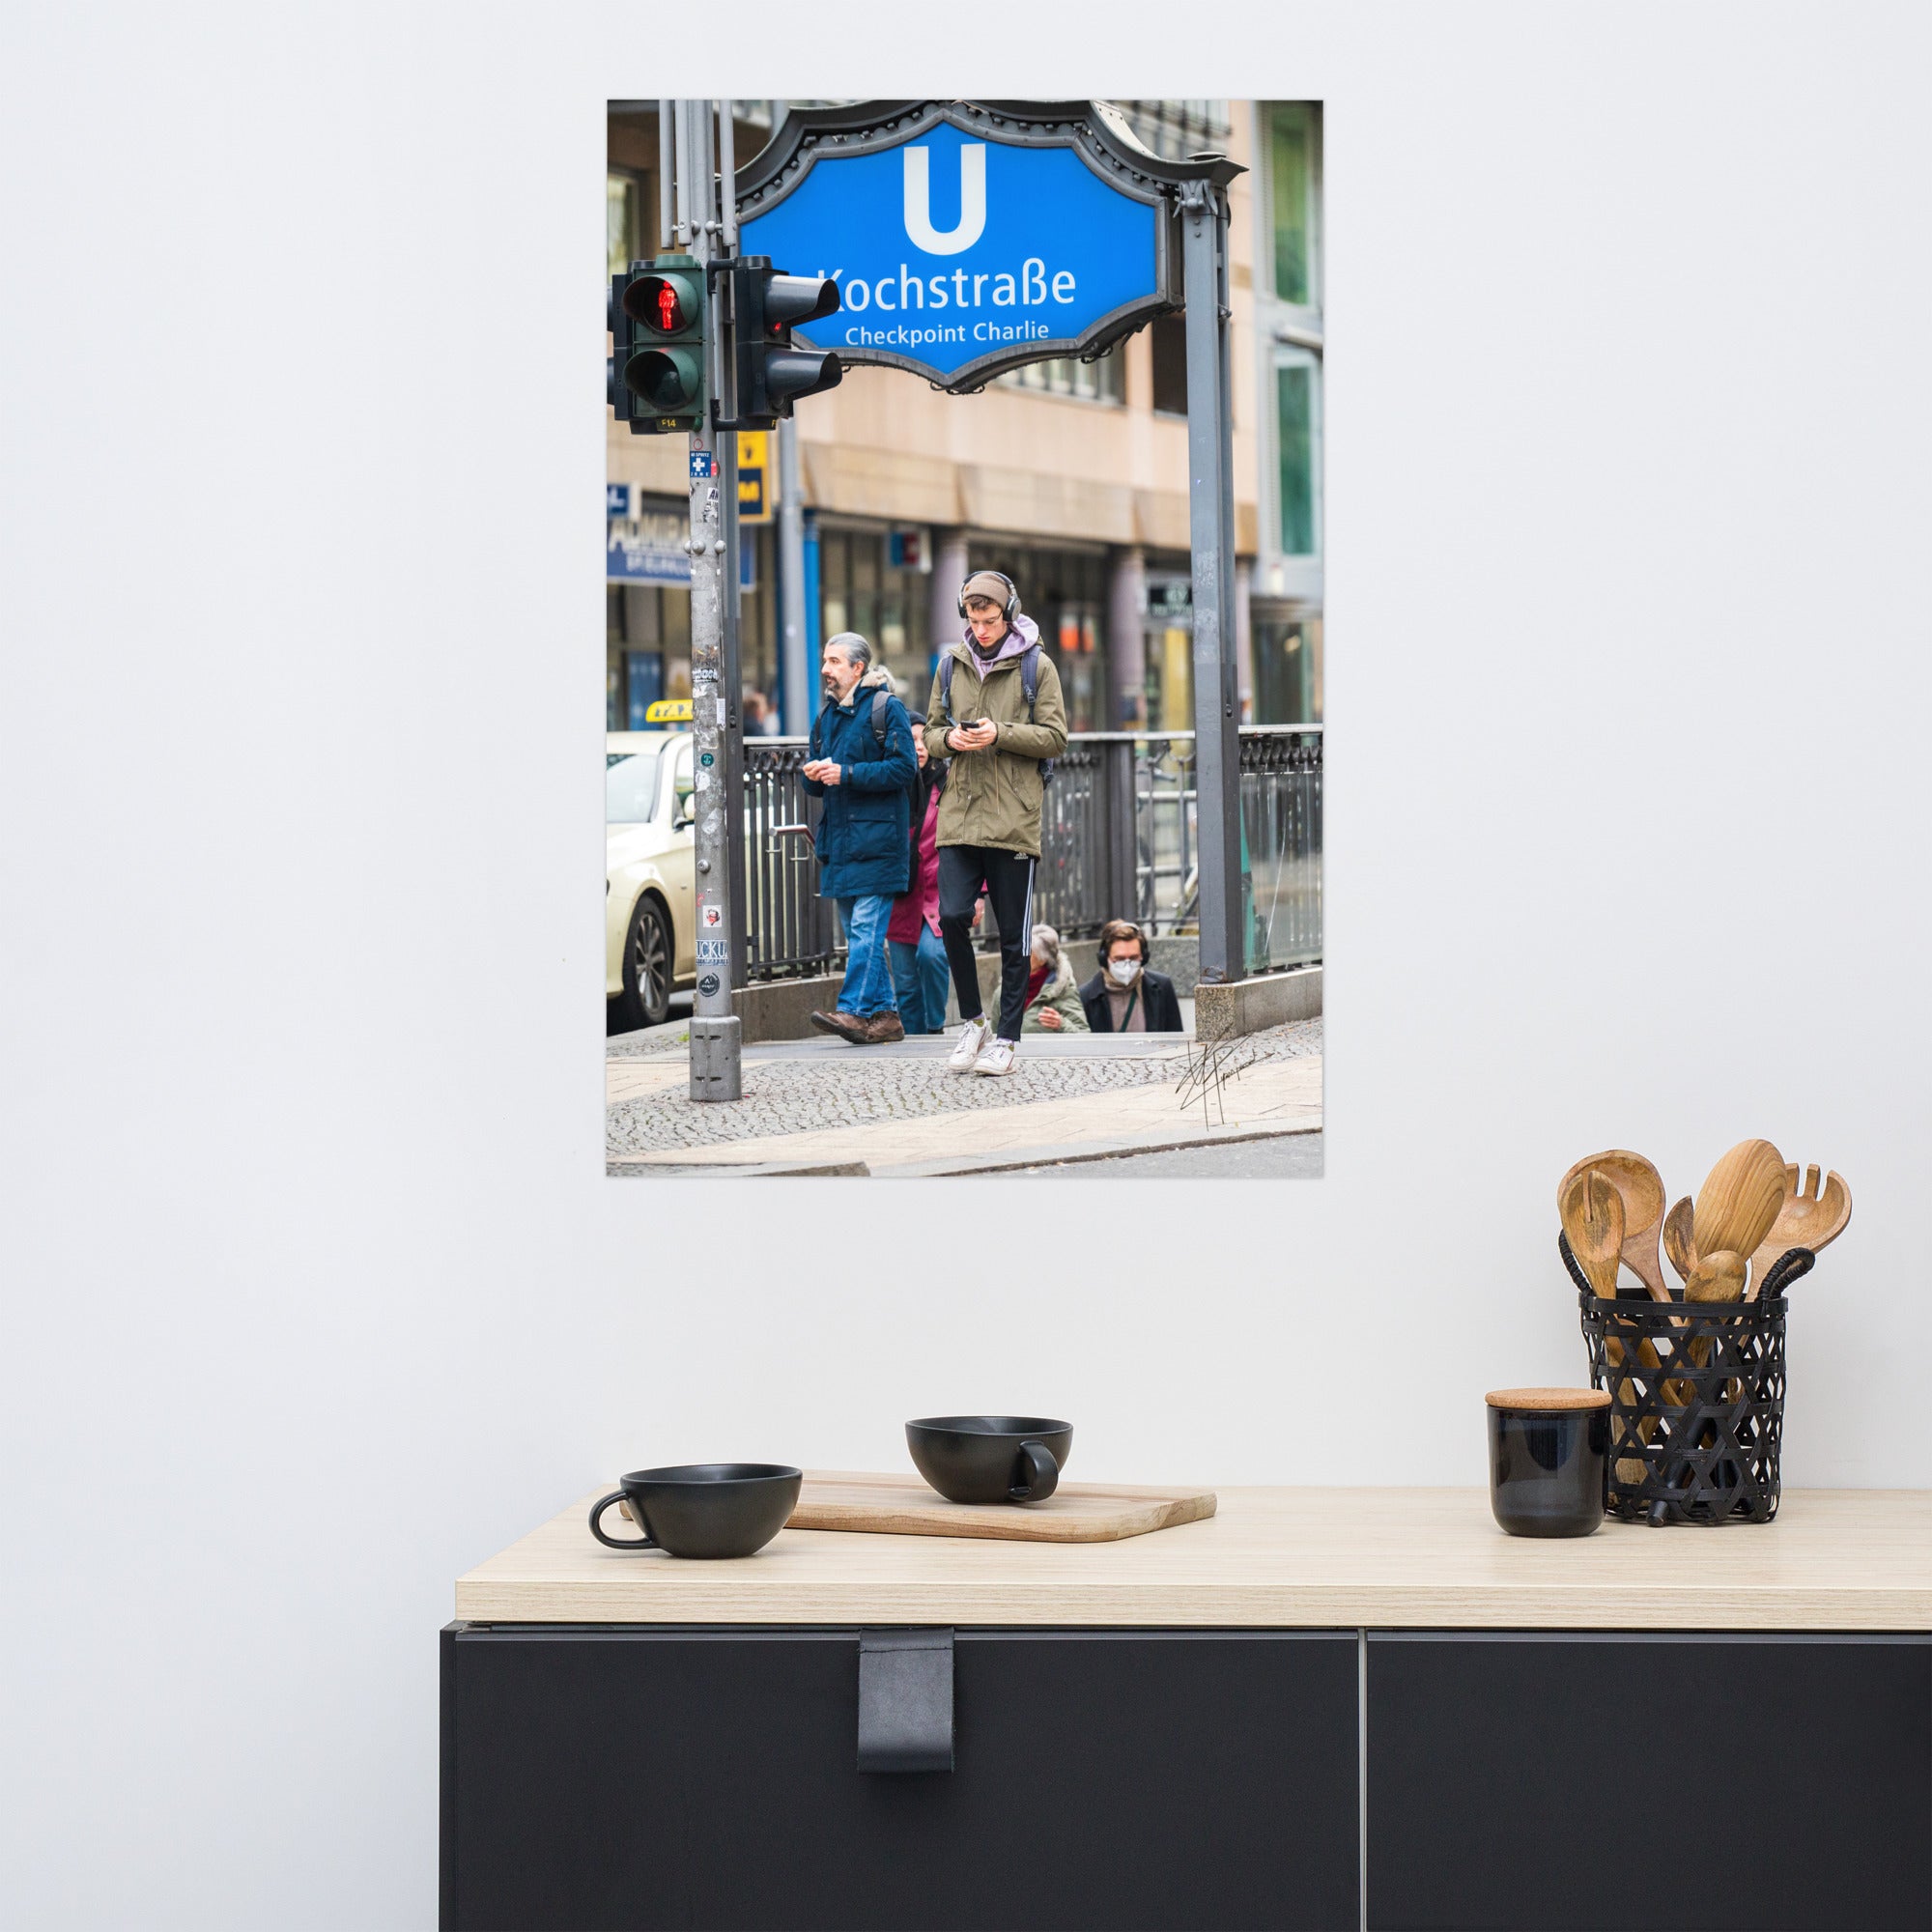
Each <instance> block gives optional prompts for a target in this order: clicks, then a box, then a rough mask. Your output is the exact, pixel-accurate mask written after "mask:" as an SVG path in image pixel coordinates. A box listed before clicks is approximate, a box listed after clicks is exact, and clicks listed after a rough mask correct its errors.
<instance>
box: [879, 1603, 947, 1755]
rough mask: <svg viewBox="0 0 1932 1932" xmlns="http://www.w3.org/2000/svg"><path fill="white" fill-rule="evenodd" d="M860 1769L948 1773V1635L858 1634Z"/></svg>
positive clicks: (918, 1632)
mask: <svg viewBox="0 0 1932 1932" xmlns="http://www.w3.org/2000/svg"><path fill="white" fill-rule="evenodd" d="M859 1769H860V1770H861V1771H879V1772H906V1771H951V1770H952V1632H951V1631H950V1630H903V1631H866V1632H863V1633H862V1634H861V1635H860V1638H859Z"/></svg>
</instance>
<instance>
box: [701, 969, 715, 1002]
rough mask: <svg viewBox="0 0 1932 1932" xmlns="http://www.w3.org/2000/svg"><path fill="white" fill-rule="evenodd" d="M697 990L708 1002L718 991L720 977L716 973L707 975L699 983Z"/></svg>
mask: <svg viewBox="0 0 1932 1932" xmlns="http://www.w3.org/2000/svg"><path fill="white" fill-rule="evenodd" d="M697 990H698V991H699V992H700V993H702V994H703V995H704V997H705V998H706V999H707V1000H708V999H709V998H710V997H711V996H712V994H713V993H715V992H716V991H717V990H718V975H717V974H716V973H707V974H705V976H704V978H703V979H701V980H698V982H697Z"/></svg>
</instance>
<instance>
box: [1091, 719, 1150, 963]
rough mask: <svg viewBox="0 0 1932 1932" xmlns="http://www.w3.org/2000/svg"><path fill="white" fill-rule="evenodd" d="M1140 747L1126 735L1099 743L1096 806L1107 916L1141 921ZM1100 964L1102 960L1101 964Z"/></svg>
mask: <svg viewBox="0 0 1932 1932" xmlns="http://www.w3.org/2000/svg"><path fill="white" fill-rule="evenodd" d="M1138 749H1139V747H1138V746H1137V745H1136V743H1135V741H1134V740H1133V739H1132V738H1130V737H1127V736H1125V735H1121V736H1117V737H1111V738H1103V739H1102V740H1101V741H1100V781H1099V784H1098V786H1097V787H1096V789H1097V790H1098V792H1099V799H1098V803H1099V804H1100V806H1101V813H1100V823H1101V824H1102V825H1103V826H1104V827H1105V828H1106V835H1107V858H1106V881H1107V886H1106V890H1107V908H1108V910H1107V917H1108V918H1109V919H1130V920H1133V921H1134V922H1135V923H1139V920H1140V852H1141V845H1140V827H1139V825H1138V823H1137V822H1136V816H1135V813H1136V800H1135V796H1134V794H1135V791H1136V790H1137V786H1136V785H1135V782H1134V780H1135V772H1134V757H1135V753H1137V751H1138ZM1101 963H1102V964H1103V965H1104V964H1105V962H1104V961H1102V962H1101Z"/></svg>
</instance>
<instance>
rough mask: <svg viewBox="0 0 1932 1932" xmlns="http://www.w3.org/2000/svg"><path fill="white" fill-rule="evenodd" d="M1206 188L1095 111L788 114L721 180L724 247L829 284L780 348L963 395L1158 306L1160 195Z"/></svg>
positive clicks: (1167, 213) (1082, 345)
mask: <svg viewBox="0 0 1932 1932" xmlns="http://www.w3.org/2000/svg"><path fill="white" fill-rule="evenodd" d="M1205 173H1208V170H1207V169H1204V167H1203V165H1202V164H1201V163H1200V162H1192V163H1189V162H1170V161H1165V160H1162V159H1161V158H1160V157H1158V156H1154V155H1151V154H1149V153H1148V152H1147V150H1146V149H1145V148H1143V147H1142V146H1141V145H1140V143H1139V142H1138V141H1137V140H1135V138H1134V136H1133V134H1132V133H1131V131H1130V130H1129V129H1128V128H1127V125H1126V123H1125V121H1124V120H1123V119H1122V117H1121V116H1120V114H1119V113H1118V112H1116V111H1115V110H1113V109H1112V108H1109V107H1107V106H1106V105H1104V104H1103V103H1100V102H1096V101H1089V100H1061V101H973V100H888V101H876V100H874V101H867V102H865V103H864V104H863V105H862V106H859V107H847V108H837V107H835V108H807V109H804V110H800V111H795V112H794V113H792V114H791V115H790V116H788V117H787V118H786V120H785V121H784V123H783V124H782V126H781V128H780V131H779V133H778V136H777V137H776V138H775V139H774V140H773V141H772V143H771V144H770V145H769V146H768V147H767V148H766V149H765V150H764V152H763V153H761V154H760V155H759V156H757V157H756V158H755V159H754V160H753V161H752V162H750V163H749V164H748V165H747V166H746V167H744V168H743V169H741V170H740V171H739V173H738V177H737V195H738V219H739V234H740V241H739V245H740V247H741V248H742V249H743V250H744V252H745V253H746V254H748V255H768V256H769V257H770V258H771V260H772V262H773V264H774V266H775V267H777V268H778V269H780V270H782V271H783V272H785V273H788V274H795V275H820V276H830V277H831V278H832V279H834V280H835V281H837V282H838V291H839V298H840V306H839V309H838V313H837V314H836V315H833V316H829V317H827V318H826V319H825V320H824V321H822V322H818V323H814V324H813V325H812V326H811V327H810V328H809V329H798V330H795V331H794V336H795V339H798V340H806V341H809V342H810V345H811V347H813V348H815V349H832V350H836V351H837V352H838V357H839V359H840V361H843V362H871V363H882V364H885V365H887V366H889V367H892V368H898V369H909V370H911V371H913V372H914V373H916V374H918V375H922V376H924V377H925V378H926V379H927V380H928V381H929V382H931V383H933V384H936V385H937V386H938V387H940V388H944V389H950V390H953V391H959V392H963V391H967V390H972V389H978V388H980V387H981V386H982V385H983V384H985V383H986V382H987V381H988V380H989V379H990V378H992V377H994V376H996V375H998V374H999V373H1000V372H1001V371H1002V370H1004V369H1010V368H1014V367H1017V366H1018V365H1019V364H1020V363H1023V362H1037V361H1040V360H1042V359H1044V358H1046V357H1050V356H1059V355H1082V356H1093V355H1099V354H1100V353H1101V352H1102V351H1104V350H1106V349H1108V348H1110V347H1112V345H1113V344H1114V343H1116V342H1117V341H1119V340H1120V339H1121V337H1122V336H1123V335H1128V334H1131V333H1132V332H1133V330H1135V329H1136V328H1138V327H1141V325H1142V324H1143V323H1145V322H1147V321H1148V320H1149V319H1150V318H1151V317H1152V316H1154V315H1158V314H1161V313H1163V312H1164V311H1167V310H1171V309H1175V308H1178V307H1179V305H1180V300H1181V274H1180V248H1179V238H1178V231H1177V198H1178V193H1179V188H1180V185H1182V184H1183V183H1186V182H1191V181H1198V180H1200V179H1201V178H1202V177H1203V175H1204V174H1205Z"/></svg>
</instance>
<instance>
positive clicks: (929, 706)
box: [925, 617, 1066, 859]
mask: <svg viewBox="0 0 1932 1932" xmlns="http://www.w3.org/2000/svg"><path fill="white" fill-rule="evenodd" d="M1013 629H1014V630H1015V631H1016V632H1017V633H1018V634H1019V635H1020V636H1021V637H1022V638H1023V639H1026V641H1027V642H1029V643H1031V642H1034V641H1035V640H1036V639H1037V636H1038V634H1037V631H1036V630H1035V628H1034V623H1033V620H1032V619H1031V618H1030V617H1021V618H1019V619H1017V620H1016V622H1015V623H1014V625H1013ZM949 657H950V658H951V659H952V715H951V717H950V718H949V717H948V715H947V707H946V705H945V703H944V701H943V700H942V698H941V696H940V684H941V676H940V668H943V666H944V664H945V662H946V659H947V658H949ZM1034 699H1035V701H1034V709H1033V718H1032V720H1031V722H1029V720H1028V717H1027V701H1026V689H1025V686H1024V685H1023V684H1022V683H1021V680H1020V666H1019V659H1018V658H1017V657H1010V658H1007V659H1005V660H1004V661H1003V662H1001V663H999V664H996V665H995V666H994V667H993V668H992V669H991V670H990V671H988V672H987V673H986V674H985V676H984V677H983V678H981V676H980V665H979V661H978V659H977V658H976V657H975V656H974V653H973V650H972V648H971V646H970V645H968V644H966V643H964V642H953V643H950V644H948V645H947V646H946V649H945V650H944V651H943V652H942V653H941V654H940V666H939V667H936V668H935V669H934V673H933V679H932V696H931V697H930V699H929V700H928V701H927V703H926V707H925V716H926V724H925V749H926V751H927V753H929V754H930V755H931V756H933V757H935V758H950V759H952V771H951V774H950V776H949V777H948V778H947V781H946V790H945V791H944V792H943V793H942V794H941V795H940V801H939V828H938V838H939V843H940V844H941V845H990V846H992V847H993V848H994V849H995V850H998V851H1002V852H1019V853H1022V854H1024V855H1025V856H1027V857H1028V858H1033V859H1037V858H1038V857H1039V819H1040V805H1041V801H1042V798H1043V796H1044V789H1045V788H1044V787H1043V786H1042V785H1041V783H1040V778H1039V767H1040V762H1041V760H1042V759H1046V758H1057V757H1059V756H1060V755H1061V754H1062V753H1064V752H1065V750H1066V703H1065V698H1064V697H1063V696H1061V691H1060V673H1059V672H1058V671H1057V670H1055V669H1054V668H1053V660H1052V659H1051V658H1050V657H1048V656H1047V654H1046V653H1045V652H1044V651H1041V652H1040V654H1039V679H1038V683H1037V687H1036V690H1035V694H1034ZM981 718H990V719H991V720H992V721H993V723H994V724H995V725H998V726H999V738H998V740H997V742H996V743H995V744H994V745H993V747H992V748H991V750H989V751H984V752H949V751H948V750H947V748H946V733H947V731H948V730H949V729H950V728H951V727H952V725H971V724H975V723H977V722H978V721H979V720H980V719H981Z"/></svg>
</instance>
